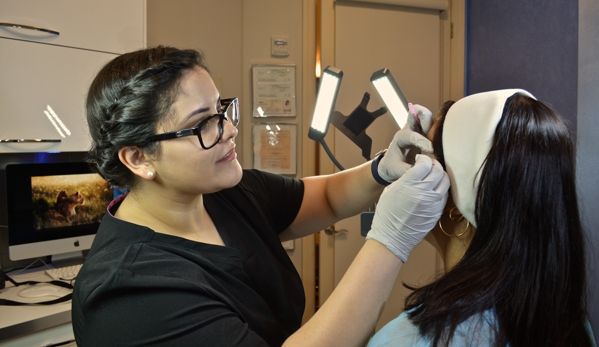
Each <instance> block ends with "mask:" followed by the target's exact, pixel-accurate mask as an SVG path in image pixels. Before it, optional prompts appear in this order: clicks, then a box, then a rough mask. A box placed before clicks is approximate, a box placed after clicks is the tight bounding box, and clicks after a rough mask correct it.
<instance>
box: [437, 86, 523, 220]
mask: <svg viewBox="0 0 599 347" xmlns="http://www.w3.org/2000/svg"><path fill="white" fill-rule="evenodd" d="M517 93H518V94H524V95H527V96H530V97H532V98H534V96H532V94H530V93H529V92H527V91H525V90H523V89H505V90H497V91H491V92H485V93H479V94H473V95H469V96H467V97H465V98H463V99H460V100H458V101H457V102H456V103H455V104H453V105H452V106H451V107H450V108H449V111H448V112H447V115H446V118H445V123H444V125H443V154H444V157H445V168H446V170H447V174H448V175H449V179H450V181H451V196H452V198H453V201H454V202H455V204H456V206H457V208H458V209H459V210H460V212H461V213H462V214H463V215H464V217H466V219H468V221H469V222H470V223H472V224H473V225H474V226H475V227H476V226H477V222H476V220H475V219H474V205H475V203H476V194H477V192H478V185H479V180H480V174H481V173H482V166H483V163H484V161H485V159H486V157H487V154H488V153H489V150H490V149H491V144H492V143H493V136H494V134H495V128H496V127H497V124H498V123H499V120H500V119H501V115H502V114H503V108H504V106H505V102H506V100H507V99H508V98H509V97H511V96H512V95H514V94H517Z"/></svg>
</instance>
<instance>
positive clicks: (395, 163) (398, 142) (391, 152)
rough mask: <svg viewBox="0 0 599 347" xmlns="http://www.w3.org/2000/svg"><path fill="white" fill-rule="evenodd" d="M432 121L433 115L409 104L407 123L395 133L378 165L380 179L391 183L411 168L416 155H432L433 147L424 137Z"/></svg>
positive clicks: (424, 109) (418, 106)
mask: <svg viewBox="0 0 599 347" xmlns="http://www.w3.org/2000/svg"><path fill="white" fill-rule="evenodd" d="M432 119H433V114H432V113H431V111H429V110H428V109H427V108H426V107H424V106H420V105H412V104H410V112H408V121H407V122H406V124H405V125H404V126H403V128H401V129H400V130H399V131H398V132H397V133H395V136H393V140H392V141H391V143H390V144H389V148H388V149H387V153H385V156H384V157H383V158H381V160H380V162H379V163H378V168H377V170H378V174H379V176H380V178H382V179H383V180H384V181H386V182H388V183H391V182H393V181H395V180H397V179H398V178H400V177H401V176H402V175H403V174H404V173H405V172H406V171H407V170H408V169H409V168H411V167H412V165H413V164H414V161H415V160H414V157H415V156H416V155H417V154H420V153H421V152H422V151H423V152H426V153H433V145H432V143H431V142H430V141H429V140H428V139H427V138H426V137H425V135H426V134H427V133H428V131H429V130H430V128H431V124H432ZM377 181H378V180H377ZM381 183H382V182H381Z"/></svg>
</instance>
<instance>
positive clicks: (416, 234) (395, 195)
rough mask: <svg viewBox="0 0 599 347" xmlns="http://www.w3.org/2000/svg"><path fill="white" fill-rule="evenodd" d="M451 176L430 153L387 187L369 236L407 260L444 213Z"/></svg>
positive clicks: (380, 200)
mask: <svg viewBox="0 0 599 347" xmlns="http://www.w3.org/2000/svg"><path fill="white" fill-rule="evenodd" d="M449 185H450V183H449V177H448V176H447V174H446V173H445V171H443V167H442V166H441V164H440V163H439V162H438V161H436V160H434V159H431V158H430V157H428V156H426V155H419V156H417V157H416V164H414V167H412V168H411V169H409V170H408V171H407V172H406V173H405V174H404V175H403V176H402V177H401V178H400V179H399V180H397V181H395V182H393V183H392V184H391V185H389V186H388V187H387V188H385V190H384V191H383V194H382V195H381V197H380V199H379V202H378V204H377V206H376V210H375V213H374V219H373V221H372V227H371V229H370V231H369V232H368V234H367V235H366V239H367V240H368V239H374V240H376V241H378V242H380V243H382V244H383V245H384V246H385V247H387V248H388V249H389V250H390V251H391V252H393V254H395V255H396V256H397V257H398V258H400V259H401V260H402V261H403V262H406V261H407V260H408V255H409V254H410V252H411V251H412V249H413V248H414V246H416V245H417V244H418V243H419V242H420V241H421V240H422V239H423V238H424V236H426V234H428V232H429V231H431V229H432V228H433V227H434V226H435V223H437V221H438V220H439V218H440V217H441V213H442V212H443V209H444V208H445V204H446V203H447V195H448V194H447V190H448V189H449Z"/></svg>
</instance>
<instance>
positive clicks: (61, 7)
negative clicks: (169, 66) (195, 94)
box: [0, 0, 146, 53]
mask: <svg viewBox="0 0 599 347" xmlns="http://www.w3.org/2000/svg"><path fill="white" fill-rule="evenodd" d="M145 15H146V13H145V0H126V1H122V0H102V1H95V0H60V1H50V0H19V1H15V0H0V23H11V24H18V25H23V26H24V25H27V26H32V27H37V28H44V29H48V30H52V31H56V32H59V33H60V35H52V34H49V33H47V32H42V31H37V30H30V29H19V28H14V27H10V26H0V37H6V38H12V39H18V40H26V41H34V42H43V43H48V44H54V45H60V46H67V47H77V48H83V49H90V50H97V51H102V52H109V53H125V52H129V51H133V50H136V49H139V48H142V47H144V46H145Z"/></svg>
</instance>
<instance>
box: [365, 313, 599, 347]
mask: <svg viewBox="0 0 599 347" xmlns="http://www.w3.org/2000/svg"><path fill="white" fill-rule="evenodd" d="M496 326H497V323H496V320H495V311H493V310H487V311H485V312H483V313H482V314H478V315H475V316H472V317H470V318H468V319H467V320H465V321H464V322H462V323H461V324H460V325H458V327H457V329H456V330H455V332H454V335H453V338H452V339H451V342H450V343H449V346H451V347H463V346H472V347H486V346H491V342H492V341H493V340H494V336H495V330H496ZM586 328H587V330H588V332H589V335H590V336H591V342H592V344H593V346H595V347H597V344H596V342H595V339H594V336H593V332H592V330H591V326H590V324H589V322H588V321H587V324H586ZM432 345H433V341H432V340H431V339H429V338H427V337H424V336H422V335H420V332H419V331H418V327H417V326H415V325H414V324H412V321H410V319H409V318H408V312H407V311H406V312H403V313H402V314H400V315H399V317H397V318H395V319H394V320H392V321H391V322H389V323H387V325H385V326H384V327H383V328H382V329H381V330H379V331H378V332H377V333H376V334H374V336H373V337H372V339H371V340H370V342H369V343H368V347H384V346H386V347H391V346H393V347H408V346H409V347H430V346H432Z"/></svg>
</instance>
